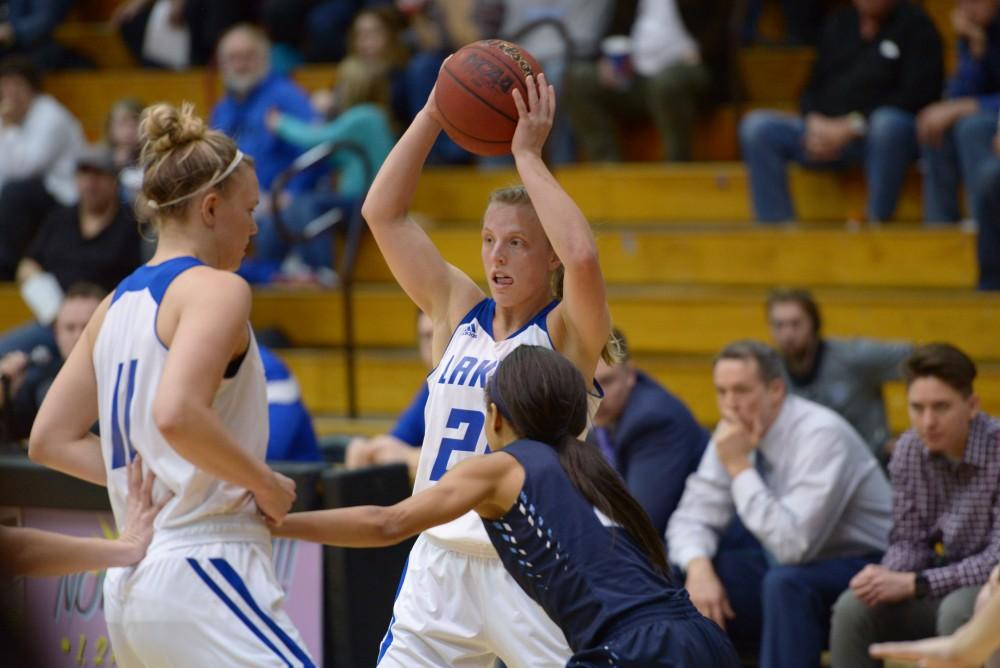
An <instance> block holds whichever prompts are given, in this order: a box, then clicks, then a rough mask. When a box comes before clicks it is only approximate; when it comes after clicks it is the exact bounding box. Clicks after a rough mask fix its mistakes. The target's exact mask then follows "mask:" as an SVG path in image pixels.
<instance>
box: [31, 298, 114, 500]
mask: <svg viewBox="0 0 1000 668" xmlns="http://www.w3.org/2000/svg"><path fill="white" fill-rule="evenodd" d="M110 302H111V298H110V297H108V298H106V299H105V300H104V301H103V302H102V303H101V305H100V306H99V307H98V309H97V311H95V312H94V315H93V316H92V317H91V318H90V322H88V323H87V327H86V329H84V331H83V335H82V336H81V337H80V340H79V341H77V342H76V345H75V346H74V347H73V352H71V353H70V355H69V359H67V360H66V362H65V363H64V364H63V365H62V368H61V369H60V370H59V374H58V375H57V376H56V379H55V380H54V381H53V382H52V387H50V388H49V391H48V393H47V394H46V395H45V399H44V400H43V401H42V405H41V407H40V408H39V409H38V415H37V416H35V423H34V425H32V428H31V436H30V437H29V439H28V456H29V457H30V458H31V460H32V461H34V462H37V463H39V464H42V465H43V466H48V467H49V468H52V469H55V470H57V471H62V472H63V473H66V474H68V475H71V476H74V477H77V478H81V479H83V480H86V481H87V482H92V483H94V484H95V485H107V478H106V471H105V469H104V458H103V456H102V455H101V440H100V439H99V438H98V437H97V436H95V435H94V434H92V433H91V432H90V428H91V427H92V426H93V425H94V423H95V422H97V417H98V409H97V375H96V373H95V371H94V358H93V351H94V342H95V341H96V340H97V334H98V332H99V331H100V329H101V324H102V323H103V322H104V315H105V314H106V313H107V312H108V305H109V304H110Z"/></svg>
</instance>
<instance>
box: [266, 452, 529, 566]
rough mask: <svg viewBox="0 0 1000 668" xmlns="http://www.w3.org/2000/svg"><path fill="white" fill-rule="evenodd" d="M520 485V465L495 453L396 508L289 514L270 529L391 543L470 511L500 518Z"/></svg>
mask: <svg viewBox="0 0 1000 668" xmlns="http://www.w3.org/2000/svg"><path fill="white" fill-rule="evenodd" d="M518 476H520V477H518ZM523 484H524V469H523V468H521V465H520V464H518V463H517V461H516V460H515V459H514V458H513V457H511V456H509V455H505V454H503V453H500V452H496V453H493V454H491V455H489V456H487V457H473V458H471V459H467V460H465V461H463V462H461V463H459V464H457V465H456V466H455V467H454V468H453V469H452V470H450V471H448V472H447V473H446V474H444V476H443V477H442V478H441V480H440V481H439V482H438V483H437V484H436V485H434V486H433V487H431V488H429V489H426V490H424V491H423V492H420V493H418V494H414V495H413V496H411V497H410V498H408V499H406V500H405V501H400V502H399V503H397V504H396V505H394V506H356V507H353V508H337V509H333V510H315V511H312V512H307V513H292V514H291V515H289V516H288V517H286V518H285V522H284V524H282V525H281V526H280V527H278V528H274V529H272V531H273V533H274V535H275V536H283V537H286V538H297V539H299V540H308V541H311V542H313V543H323V544H325V545H336V546H340V547H381V546H384V545H394V544H396V543H399V542H401V541H403V540H406V539H407V538H409V537H410V536H415V535H417V534H418V533H420V532H421V531H423V530H425V529H429V528H431V527H435V526H438V525H439V524H444V523H446V522H450V521H451V520H454V519H456V518H458V517H461V516H462V515H464V514H465V513H467V512H469V511H470V510H476V511H477V512H479V513H480V514H482V515H485V516H488V517H500V516H501V515H502V514H503V513H504V512H506V511H507V510H508V509H509V508H510V506H511V505H513V503H514V499H515V498H516V496H517V492H518V490H520V488H521V485H523Z"/></svg>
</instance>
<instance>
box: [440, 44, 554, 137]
mask: <svg viewBox="0 0 1000 668" xmlns="http://www.w3.org/2000/svg"><path fill="white" fill-rule="evenodd" d="M529 74H530V75H533V76H535V77H537V76H538V75H539V74H541V68H540V67H539V66H538V62H537V61H536V60H535V59H534V58H532V56H531V54H530V53H528V52H527V51H525V50H524V49H522V48H521V47H519V46H518V45H517V44H512V43H511V42H505V41H503V40H500V39H488V40H483V41H481V42H474V43H472V44H469V45H467V46H463V47H462V48H461V49H459V50H458V51H457V52H456V53H455V55H454V56H453V57H452V58H451V59H449V60H448V62H447V63H445V65H444V67H442V68H441V72H440V73H439V74H438V79H437V88H436V89H435V93H434V95H435V98H436V101H437V107H438V111H439V112H440V114H441V120H442V123H443V125H444V131H445V132H447V133H448V136H449V137H451V138H452V140H454V142H455V143H456V144H458V145H459V146H461V147H462V148H464V149H465V150H467V151H470V152H472V153H475V154H477V155H504V154H505V153H510V140H511V138H512V137H513V136H514V128H516V127H517V107H516V106H514V98H513V97H512V96H511V91H513V90H514V88H517V89H519V90H520V91H521V95H522V97H523V98H524V101H525V103H527V101H528V93H527V89H526V88H525V85H524V80H525V77H527V76H528V75H529Z"/></svg>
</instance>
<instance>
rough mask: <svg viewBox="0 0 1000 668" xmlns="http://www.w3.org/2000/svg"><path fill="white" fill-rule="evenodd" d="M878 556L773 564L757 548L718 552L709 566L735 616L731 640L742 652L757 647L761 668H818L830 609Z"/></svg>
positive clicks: (826, 639) (729, 623)
mask: <svg viewBox="0 0 1000 668" xmlns="http://www.w3.org/2000/svg"><path fill="white" fill-rule="evenodd" d="M879 558H880V555H874V554H873V555H871V556H869V557H851V558H845V559H828V560H825V561H816V562H812V563H808V564H797V565H783V564H774V565H772V564H771V563H769V560H768V559H767V558H766V557H765V555H764V551H763V549H760V548H744V549H738V550H730V551H725V550H723V551H720V552H719V554H718V555H716V557H715V559H714V561H713V565H714V567H715V571H716V574H717V575H718V576H719V579H720V580H721V581H722V584H723V586H724V587H725V588H726V595H727V596H728V598H729V602H730V604H731V605H732V608H733V612H734V613H736V616H735V617H734V618H733V619H732V620H729V621H728V622H727V627H726V631H727V632H728V633H729V637H730V638H731V639H732V640H733V644H734V645H736V648H737V649H739V650H740V651H741V652H746V651H748V650H751V651H752V650H753V649H754V648H755V647H759V649H760V668H819V665H820V655H821V654H822V652H823V648H825V647H826V646H827V643H828V640H829V635H830V615H831V607H832V606H833V604H834V603H835V602H836V601H837V598H838V597H839V596H840V594H841V592H843V591H844V590H845V589H847V586H848V584H849V583H850V581H851V578H852V577H854V575H855V574H856V573H857V572H858V571H860V570H861V569H862V568H864V567H865V566H866V565H868V564H870V563H876V562H878V560H879Z"/></svg>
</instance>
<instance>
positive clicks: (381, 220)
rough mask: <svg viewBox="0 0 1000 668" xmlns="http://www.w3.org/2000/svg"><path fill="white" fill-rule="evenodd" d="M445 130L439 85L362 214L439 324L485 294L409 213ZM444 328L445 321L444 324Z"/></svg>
mask: <svg viewBox="0 0 1000 668" xmlns="http://www.w3.org/2000/svg"><path fill="white" fill-rule="evenodd" d="M440 132H441V123H440V122H439V121H438V120H437V107H436V105H435V104H434V91H431V95H430V97H429V98H428V100H427V105H426V106H425V107H424V108H423V109H422V110H421V111H420V112H419V113H418V114H417V116H416V118H414V119H413V122H412V123H411V124H410V127H409V128H407V130H406V132H405V133H403V136H402V137H401V138H400V140H399V141H398V142H397V143H396V146H395V147H393V149H392V151H391V152H390V153H389V156H388V157H387V158H386V160H385V162H384V163H382V167H381V169H379V171H378V174H377V175H376V176H375V180H374V182H373V183H372V187H371V189H370V190H369V191H368V196H367V197H366V198H365V202H364V205H363V206H362V208H361V214H362V215H363V216H364V218H365V220H366V221H368V227H369V228H370V229H371V231H372V235H373V236H374V237H375V242H376V243H377V244H378V247H379V250H381V251H382V255H383V257H385V261H386V263H387V264H388V265H389V269H390V270H391V271H392V275H393V276H394V277H395V278H396V280H397V281H398V282H399V285H400V286H401V287H402V288H403V290H404V291H406V294H407V295H409V297H410V299H412V300H413V302H414V303H415V304H416V305H417V307H418V308H420V310H422V311H423V312H424V313H426V314H427V315H428V316H430V318H431V320H433V321H434V322H435V325H438V324H439V323H447V325H448V327H446V328H447V329H452V328H453V327H452V326H454V325H457V323H458V321H459V320H461V318H462V316H463V315H465V313H466V312H467V311H468V310H469V309H470V308H472V307H473V306H474V305H475V304H476V302H478V301H479V300H480V299H482V298H483V292H482V290H480V289H479V287H478V286H477V285H476V284H475V283H474V282H473V281H472V279H470V278H469V277H468V276H466V275H465V274H463V273H462V272H461V271H459V270H458V269H456V268H455V267H453V266H451V265H449V264H448V263H447V262H445V260H444V258H443V257H442V256H441V253H440V252H438V249H437V248H435V247H434V244H433V243H432V242H431V240H430V237H428V236H427V233H426V232H424V230H423V229H422V228H421V227H420V226H419V225H417V223H416V222H414V221H413V220H412V219H410V217H409V215H408V213H409V208H410V203H411V202H412V201H413V194H414V192H415V191H416V189H417V182H418V181H419V179H420V172H421V170H422V169H423V165H424V161H425V160H426V159H427V154H428V153H429V152H430V150H431V146H433V145H434V141H435V140H436V139H437V136H438V134H439V133H440ZM443 328H445V327H444V325H443Z"/></svg>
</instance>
